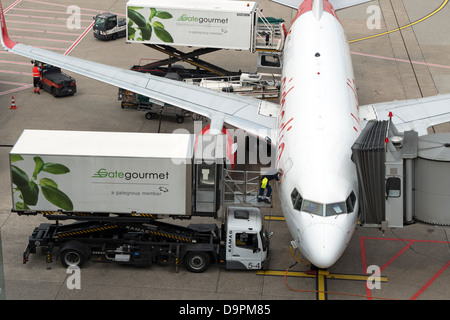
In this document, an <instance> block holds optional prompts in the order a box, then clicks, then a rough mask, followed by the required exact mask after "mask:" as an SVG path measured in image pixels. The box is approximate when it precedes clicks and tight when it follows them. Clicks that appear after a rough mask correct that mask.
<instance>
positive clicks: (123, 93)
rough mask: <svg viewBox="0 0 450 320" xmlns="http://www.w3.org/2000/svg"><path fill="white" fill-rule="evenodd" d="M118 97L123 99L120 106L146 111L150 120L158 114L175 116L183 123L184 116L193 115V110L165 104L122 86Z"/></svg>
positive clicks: (146, 115)
mask: <svg viewBox="0 0 450 320" xmlns="http://www.w3.org/2000/svg"><path fill="white" fill-rule="evenodd" d="M118 99H119V100H121V103H120V106H121V107H122V109H124V108H130V107H132V108H133V107H134V108H136V109H137V110H138V111H144V112H145V118H146V119H148V120H150V119H154V118H156V117H158V116H172V117H175V119H176V120H177V122H178V123H183V122H184V118H186V117H192V112H190V111H186V110H184V109H181V108H178V107H175V106H172V105H167V104H163V103H162V102H160V101H154V100H153V99H150V98H149V97H146V96H143V95H140V94H137V93H135V92H131V91H128V90H124V89H122V88H119V96H118Z"/></svg>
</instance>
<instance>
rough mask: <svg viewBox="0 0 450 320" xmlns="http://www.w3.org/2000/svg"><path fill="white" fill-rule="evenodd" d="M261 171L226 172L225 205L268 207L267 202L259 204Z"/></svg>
mask: <svg viewBox="0 0 450 320" xmlns="http://www.w3.org/2000/svg"><path fill="white" fill-rule="evenodd" d="M260 175H261V172H260V171H245V170H224V176H223V180H222V182H223V188H222V190H223V192H222V196H223V202H222V203H223V204H225V205H241V206H257V207H268V206H270V205H268V204H267V203H265V202H258V193H259V187H260Z"/></svg>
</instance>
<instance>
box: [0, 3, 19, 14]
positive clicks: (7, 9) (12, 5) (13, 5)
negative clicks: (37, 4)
mask: <svg viewBox="0 0 450 320" xmlns="http://www.w3.org/2000/svg"><path fill="white" fill-rule="evenodd" d="M20 1H21V0H17V1H16V2H14V3H13V4H11V5H10V6H9V7H8V8H6V9H5V10H4V11H3V14H5V13H7V12H8V11H9V10H11V9H12V8H14V7H15V5H16V4H18V3H19V2H20Z"/></svg>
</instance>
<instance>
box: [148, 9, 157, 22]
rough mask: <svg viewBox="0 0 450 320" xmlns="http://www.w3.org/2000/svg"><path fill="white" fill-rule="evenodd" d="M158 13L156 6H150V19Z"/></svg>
mask: <svg viewBox="0 0 450 320" xmlns="http://www.w3.org/2000/svg"><path fill="white" fill-rule="evenodd" d="M155 14H156V9H155V8H150V17H149V18H148V21H149V22H150V21H152V19H153V17H154V16H155Z"/></svg>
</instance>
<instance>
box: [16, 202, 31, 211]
mask: <svg viewBox="0 0 450 320" xmlns="http://www.w3.org/2000/svg"><path fill="white" fill-rule="evenodd" d="M15 208H16V210H29V209H30V208H29V207H28V206H27V205H26V204H25V203H23V202H16V204H15Z"/></svg>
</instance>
